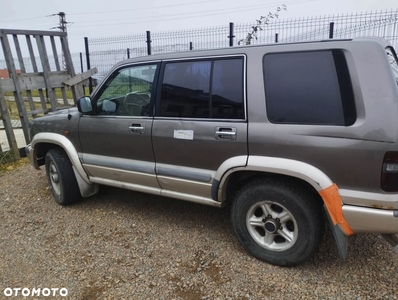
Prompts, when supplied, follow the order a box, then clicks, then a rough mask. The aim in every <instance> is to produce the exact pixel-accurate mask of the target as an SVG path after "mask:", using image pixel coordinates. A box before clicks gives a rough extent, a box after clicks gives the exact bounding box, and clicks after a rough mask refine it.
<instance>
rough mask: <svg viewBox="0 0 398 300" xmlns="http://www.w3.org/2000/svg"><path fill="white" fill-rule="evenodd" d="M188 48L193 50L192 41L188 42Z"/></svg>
mask: <svg viewBox="0 0 398 300" xmlns="http://www.w3.org/2000/svg"><path fill="white" fill-rule="evenodd" d="M189 50H193V45H192V42H189Z"/></svg>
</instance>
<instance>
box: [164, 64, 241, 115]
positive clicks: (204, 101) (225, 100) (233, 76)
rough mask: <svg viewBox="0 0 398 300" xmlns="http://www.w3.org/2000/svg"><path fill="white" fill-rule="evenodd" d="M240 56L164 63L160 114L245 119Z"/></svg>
mask: <svg viewBox="0 0 398 300" xmlns="http://www.w3.org/2000/svg"><path fill="white" fill-rule="evenodd" d="M243 99H244V97H243V58H225V59H209V60H195V61H182V62H174V61H173V62H169V63H165V65H164V73H163V81H162V85H161V95H160V106H159V107H160V110H159V111H160V113H159V114H160V116H162V117H175V118H212V119H244V104H243Z"/></svg>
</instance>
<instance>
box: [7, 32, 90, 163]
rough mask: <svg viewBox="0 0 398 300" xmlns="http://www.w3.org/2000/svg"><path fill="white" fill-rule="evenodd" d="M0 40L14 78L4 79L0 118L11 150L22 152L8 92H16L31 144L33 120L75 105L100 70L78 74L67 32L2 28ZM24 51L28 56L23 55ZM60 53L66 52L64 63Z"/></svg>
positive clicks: (20, 117)
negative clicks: (37, 55)
mask: <svg viewBox="0 0 398 300" xmlns="http://www.w3.org/2000/svg"><path fill="white" fill-rule="evenodd" d="M9 38H11V42H10V39H9ZM32 40H36V43H35V44H34V43H32ZM0 41H1V45H2V49H3V54H4V57H5V60H6V65H7V69H8V73H9V77H10V78H4V79H1V80H0V119H1V120H3V125H4V129H5V132H6V136H7V140H8V144H9V145H10V149H12V150H13V151H14V152H15V153H16V154H17V155H18V153H19V151H18V145H17V141H16V138H15V134H14V130H13V128H12V123H11V118H10V114H9V110H8V108H7V102H6V95H9V94H10V93H11V95H13V97H12V101H15V104H16V107H17V110H18V118H19V120H20V121H21V126H22V131H23V135H24V138H25V142H26V143H29V142H30V141H29V129H28V124H29V120H31V119H32V118H35V117H37V116H41V115H44V114H47V113H49V112H52V111H57V110H59V109H63V108H66V107H70V106H74V105H75V104H76V101H77V99H78V98H79V97H81V96H83V94H84V91H83V86H82V84H83V83H84V81H85V80H87V79H88V78H89V77H91V76H92V75H93V74H95V73H96V72H97V70H96V68H94V69H91V70H88V71H86V72H84V73H82V74H78V75H76V74H75V71H74V67H73V62H72V58H71V54H70V51H69V46H68V39H67V34H66V33H65V32H55V31H32V30H13V29H0ZM46 42H47V43H46ZM22 43H23V44H22ZM59 48H60V49H59ZM24 51H25V52H27V53H28V55H23V52H24ZM48 51H51V52H52V57H53V58H54V60H55V62H54V63H53V64H52V65H55V70H51V67H50V65H51V64H50V62H49V56H48V54H47V53H48ZM36 53H38V54H39V59H36ZM59 53H62V62H61V63H60V60H59V55H58V54H59ZM15 54H16V58H14V56H15ZM25 56H29V57H30V62H31V66H29V69H30V70H33V72H29V73H28V72H27V69H28V68H27V66H25V62H24V59H23V58H24V57H25ZM17 65H18V66H19V69H17ZM53 68H54V67H53ZM56 89H57V90H60V92H61V93H60V94H61V97H57V93H56ZM67 89H68V90H69V89H70V90H71V91H72V95H73V101H69V99H68V96H67V93H66V90H67ZM32 92H34V93H35V94H37V93H38V97H35V99H34V97H33V96H32ZM59 98H61V99H59ZM0 152H2V150H1V145H0Z"/></svg>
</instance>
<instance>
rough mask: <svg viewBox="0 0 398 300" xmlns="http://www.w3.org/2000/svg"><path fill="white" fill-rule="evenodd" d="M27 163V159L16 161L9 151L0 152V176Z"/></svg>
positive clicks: (16, 158) (12, 153) (13, 154)
mask: <svg viewBox="0 0 398 300" xmlns="http://www.w3.org/2000/svg"><path fill="white" fill-rule="evenodd" d="M27 163H28V159H27V158H21V159H18V157H17V155H16V154H15V153H14V152H13V151H12V150H11V151H7V152H0V176H1V175H2V173H4V172H7V171H12V170H14V169H15V168H17V167H19V166H22V165H25V164H27Z"/></svg>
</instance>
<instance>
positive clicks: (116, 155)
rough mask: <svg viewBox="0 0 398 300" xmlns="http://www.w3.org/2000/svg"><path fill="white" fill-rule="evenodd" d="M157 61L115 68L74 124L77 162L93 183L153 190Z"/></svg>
mask: <svg viewBox="0 0 398 300" xmlns="http://www.w3.org/2000/svg"><path fill="white" fill-rule="evenodd" d="M157 69H158V64H157V63H150V64H144V65H143V64H140V65H129V66H125V67H121V68H118V69H117V70H115V71H114V72H113V73H112V74H111V75H110V77H109V78H108V79H106V82H105V84H104V85H103V86H102V87H101V88H100V89H99V91H98V92H97V93H96V94H95V95H94V96H93V98H92V104H93V112H92V113H91V114H86V115H83V116H82V118H81V120H80V123H79V133H80V143H81V147H82V153H81V157H82V161H83V166H84V168H85V170H86V171H87V172H88V173H89V174H90V179H91V181H92V182H97V183H104V184H108V185H114V186H124V187H127V188H132V189H136V190H145V189H147V188H149V189H151V188H152V189H155V190H158V188H159V184H158V182H157V179H156V174H155V159H154V154H153V151H152V142H151V131H152V123H153V116H152V111H153V101H154V100H155V99H154V98H155V97H154V95H153V94H154V93H153V82H154V78H156V76H155V75H156V72H157Z"/></svg>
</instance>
